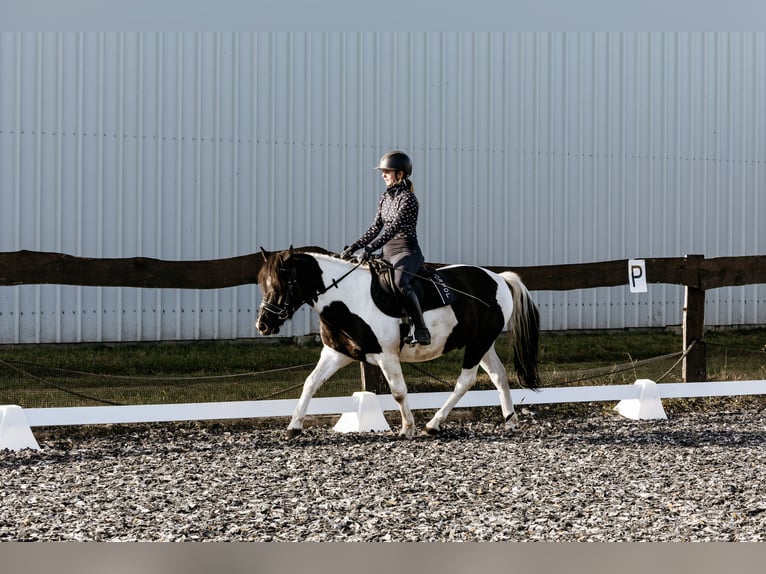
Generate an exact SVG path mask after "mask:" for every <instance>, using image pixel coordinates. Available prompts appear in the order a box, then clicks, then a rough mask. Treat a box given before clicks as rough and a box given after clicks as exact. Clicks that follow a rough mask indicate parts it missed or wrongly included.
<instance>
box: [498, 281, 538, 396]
mask: <svg viewBox="0 0 766 574" xmlns="http://www.w3.org/2000/svg"><path fill="white" fill-rule="evenodd" d="M500 276H501V277H502V278H503V279H504V280H505V282H506V283H507V284H508V287H509V288H510V289H511V294H512V295H513V313H512V315H511V320H510V324H511V345H512V346H513V364H514V367H515V368H516V376H517V377H518V378H519V383H520V384H521V386H522V387H526V388H528V389H537V388H539V387H540V380H539V379H538V376H537V355H538V347H539V342H540V313H539V311H538V310H537V305H535V302H534V301H533V300H532V297H531V295H530V294H529V291H528V290H527V288H526V286H525V285H524V283H522V282H521V278H520V277H519V276H518V275H517V274H516V273H514V272H512V271H504V272H503V273H501V274H500Z"/></svg>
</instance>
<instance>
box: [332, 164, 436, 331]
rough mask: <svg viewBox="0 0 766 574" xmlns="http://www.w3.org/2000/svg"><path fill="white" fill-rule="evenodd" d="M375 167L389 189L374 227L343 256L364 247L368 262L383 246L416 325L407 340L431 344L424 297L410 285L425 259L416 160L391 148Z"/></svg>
mask: <svg viewBox="0 0 766 574" xmlns="http://www.w3.org/2000/svg"><path fill="white" fill-rule="evenodd" d="M374 169H377V170H379V171H380V172H381V175H382V177H383V181H384V182H385V184H386V191H385V192H383V195H382V196H381V197H380V200H379V201H378V211H377V213H376V214H375V219H374V220H373V222H372V225H371V226H370V228H369V229H368V230H367V231H365V232H364V234H362V236H361V237H360V238H359V239H357V240H356V241H354V243H352V244H351V246H350V247H347V248H346V249H345V250H344V251H343V253H341V257H342V258H343V259H351V258H352V257H353V256H354V253H355V252H356V251H357V250H359V249H361V248H364V251H363V252H362V254H361V255H360V256H359V260H360V261H366V260H367V259H369V257H370V254H371V253H372V252H373V251H376V250H377V249H380V248H381V247H382V248H383V258H384V259H385V260H386V261H388V262H389V263H390V264H391V265H392V266H393V268H394V283H395V284H396V288H397V290H398V291H399V295H400V299H401V301H402V304H403V306H404V309H405V310H406V311H407V314H408V315H409V316H410V318H411V319H412V323H413V325H414V326H415V332H414V337H413V338H412V339H410V340H406V341H405V342H407V343H418V344H420V345H430V344H431V333H430V332H429V331H428V327H426V324H425V321H424V320H423V312H422V310H421V308H420V300H419V299H418V296H417V294H416V292H415V290H414V289H413V288H412V286H411V285H410V280H411V279H412V277H413V276H414V274H415V273H417V272H418V269H420V266H421V265H422V264H423V262H424V258H423V252H422V251H421V250H420V246H419V245H418V236H417V232H416V229H415V228H416V226H417V223H418V200H417V198H416V197H415V188H414V186H413V185H412V182H411V181H410V179H409V177H410V175H411V174H412V161H411V160H410V158H409V156H407V154H406V153H404V152H401V151H390V152H388V153H385V154H383V156H382V157H381V158H380V161H379V162H378V165H377V166H376V167H375V168H374Z"/></svg>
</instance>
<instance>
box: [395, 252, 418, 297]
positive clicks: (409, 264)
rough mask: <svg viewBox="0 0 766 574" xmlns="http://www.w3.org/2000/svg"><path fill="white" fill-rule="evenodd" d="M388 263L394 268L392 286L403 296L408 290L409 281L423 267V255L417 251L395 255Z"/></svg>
mask: <svg viewBox="0 0 766 574" xmlns="http://www.w3.org/2000/svg"><path fill="white" fill-rule="evenodd" d="M388 262H389V263H390V264H391V265H392V266H393V268H394V284H395V285H396V288H397V290H398V291H399V293H400V294H402V295H404V294H406V293H407V291H408V290H409V286H410V281H411V280H412V278H413V277H414V276H415V273H417V272H418V270H419V269H420V267H421V266H422V265H423V262H424V258H423V253H422V252H421V251H420V249H418V250H417V251H411V252H405V253H401V254H397V255H395V256H394V257H392V258H391V259H389V260H388Z"/></svg>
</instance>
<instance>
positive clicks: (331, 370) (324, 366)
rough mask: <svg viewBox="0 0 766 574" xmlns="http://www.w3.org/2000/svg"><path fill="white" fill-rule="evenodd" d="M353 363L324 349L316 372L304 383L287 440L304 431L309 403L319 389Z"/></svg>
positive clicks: (336, 352)
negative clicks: (340, 370)
mask: <svg viewBox="0 0 766 574" xmlns="http://www.w3.org/2000/svg"><path fill="white" fill-rule="evenodd" d="M352 361H353V359H351V358H350V357H347V356H345V355H342V354H341V353H339V352H338V351H335V350H333V349H331V348H330V347H324V348H323V349H322V353H321V354H320V356H319V362H317V364H316V367H314V370H313V371H311V374H310V375H309V376H308V377H306V381H305V382H304V383H303V391H302V392H301V397H300V398H299V399H298V404H297V405H295V410H294V411H293V418H292V420H291V421H290V424H289V425H287V438H289V439H291V438H295V437H296V436H298V435H299V434H301V432H302V431H303V421H304V419H305V418H306V410H307V409H308V406H309V401H310V400H311V397H313V396H314V393H316V392H317V391H318V390H319V387H321V386H322V384H323V383H324V382H325V381H326V380H327V379H329V378H330V377H331V376H332V375H333V374H335V373H336V372H337V371H338V370H339V369H342V368H343V367H345V366H346V365H348V364H349V363H351V362H352Z"/></svg>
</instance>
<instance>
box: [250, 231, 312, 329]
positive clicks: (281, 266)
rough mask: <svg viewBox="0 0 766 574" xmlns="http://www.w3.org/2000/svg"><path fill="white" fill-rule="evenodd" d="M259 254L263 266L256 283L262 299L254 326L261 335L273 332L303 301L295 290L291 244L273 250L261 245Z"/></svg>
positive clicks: (295, 277) (296, 274) (296, 286)
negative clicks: (280, 249)
mask: <svg viewBox="0 0 766 574" xmlns="http://www.w3.org/2000/svg"><path fill="white" fill-rule="evenodd" d="M261 253H262V254H263V266H262V267H261V270H260V272H259V273H258V285H259V286H260V287H261V291H263V300H262V301H261V306H260V308H259V309H258V317H257V318H256V320H255V327H256V328H257V329H258V332H260V333H261V334H262V335H274V334H276V333H279V328H280V327H281V326H282V324H283V323H284V322H285V321H287V320H288V319H289V318H290V317H292V316H293V314H294V313H295V311H296V310H297V309H298V307H300V306H301V305H302V304H303V298H302V297H300V296H299V293H298V290H299V288H298V284H297V280H298V271H297V269H296V265H295V257H294V253H293V248H292V246H291V247H290V249H287V250H285V251H278V252H275V253H269V252H268V251H266V250H265V249H264V248H263V247H261Z"/></svg>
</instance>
